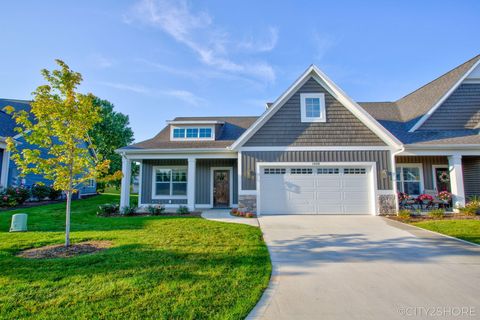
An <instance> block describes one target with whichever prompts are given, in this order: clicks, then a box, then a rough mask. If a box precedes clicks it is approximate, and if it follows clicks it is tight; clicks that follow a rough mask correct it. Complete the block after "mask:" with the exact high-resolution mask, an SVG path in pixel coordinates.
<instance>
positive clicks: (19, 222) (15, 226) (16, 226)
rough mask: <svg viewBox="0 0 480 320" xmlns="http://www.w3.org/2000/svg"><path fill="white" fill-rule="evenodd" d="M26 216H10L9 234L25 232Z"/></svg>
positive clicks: (18, 214) (21, 214)
mask: <svg viewBox="0 0 480 320" xmlns="http://www.w3.org/2000/svg"><path fill="white" fill-rule="evenodd" d="M27 217H28V216H27V214H26V213H17V214H14V215H13V216H12V225H11V226H10V232H19V231H27Z"/></svg>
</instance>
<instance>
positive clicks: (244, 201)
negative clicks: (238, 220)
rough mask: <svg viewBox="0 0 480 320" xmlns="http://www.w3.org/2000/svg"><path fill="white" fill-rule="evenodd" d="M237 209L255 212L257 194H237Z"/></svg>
mask: <svg viewBox="0 0 480 320" xmlns="http://www.w3.org/2000/svg"><path fill="white" fill-rule="evenodd" d="M238 209H239V210H240V211H244V212H247V211H252V212H257V196H256V195H243V194H239V195H238Z"/></svg>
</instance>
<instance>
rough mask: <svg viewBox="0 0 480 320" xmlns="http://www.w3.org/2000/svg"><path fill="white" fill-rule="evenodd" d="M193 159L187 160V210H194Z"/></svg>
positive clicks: (194, 163) (194, 161) (194, 165)
mask: <svg viewBox="0 0 480 320" xmlns="http://www.w3.org/2000/svg"><path fill="white" fill-rule="evenodd" d="M196 162H197V159H195V158H188V169H187V174H188V177H187V207H188V210H190V211H193V210H195V170H196Z"/></svg>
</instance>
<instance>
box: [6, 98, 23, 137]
mask: <svg viewBox="0 0 480 320" xmlns="http://www.w3.org/2000/svg"><path fill="white" fill-rule="evenodd" d="M6 106H12V107H13V108H15V111H20V110H25V111H29V110H30V101H26V100H12V99H0V137H13V136H14V135H16V134H17V133H16V132H15V130H14V129H15V127H16V124H15V121H14V120H13V119H12V117H11V116H10V115H8V114H6V113H5V112H4V111H3V108H5V107H6Z"/></svg>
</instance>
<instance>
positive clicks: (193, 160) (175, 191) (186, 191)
mask: <svg viewBox="0 0 480 320" xmlns="http://www.w3.org/2000/svg"><path fill="white" fill-rule="evenodd" d="M122 156H123V161H122V172H123V178H122V186H121V200H120V205H121V207H125V206H129V195H130V184H131V176H130V173H131V164H132V162H133V161H135V162H137V163H139V165H140V172H139V190H138V193H139V201H138V202H139V203H138V206H139V207H146V206H150V205H155V204H161V205H164V206H165V207H166V208H178V207H180V206H186V207H188V209H189V210H190V211H193V210H198V209H210V208H232V207H237V206H238V170H237V155H236V154H235V153H222V154H188V155H187V154H169V155H167V154H158V155H153V154H151V155H128V154H123V155H122Z"/></svg>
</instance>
